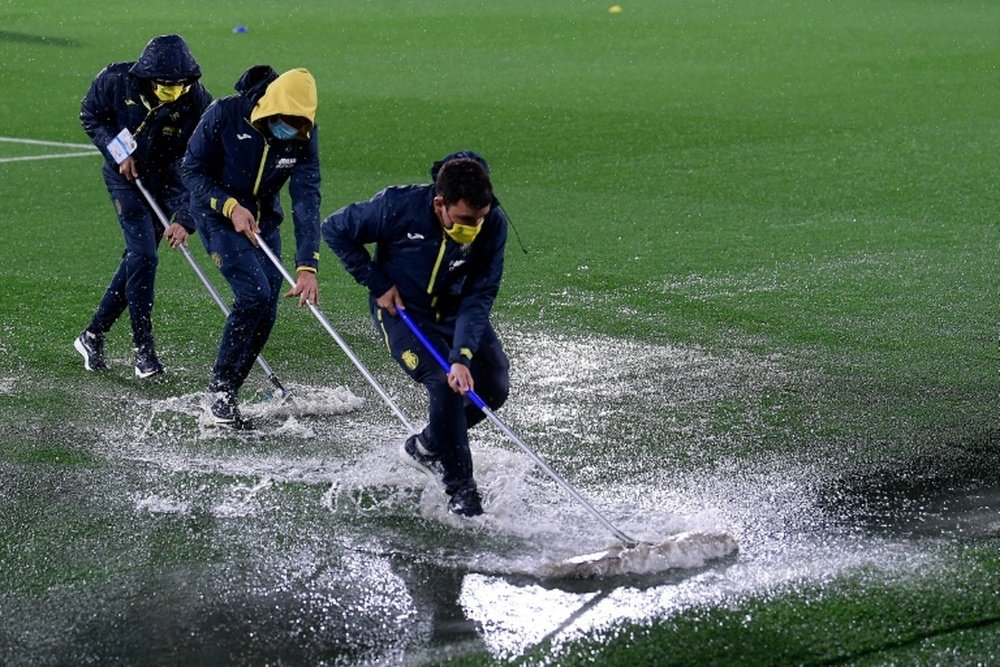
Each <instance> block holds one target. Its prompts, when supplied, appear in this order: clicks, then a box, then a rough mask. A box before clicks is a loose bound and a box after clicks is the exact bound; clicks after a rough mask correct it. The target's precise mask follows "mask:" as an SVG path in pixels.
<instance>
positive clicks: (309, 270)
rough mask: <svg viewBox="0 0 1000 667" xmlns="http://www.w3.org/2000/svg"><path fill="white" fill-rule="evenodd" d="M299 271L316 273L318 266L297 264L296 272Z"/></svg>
mask: <svg viewBox="0 0 1000 667" xmlns="http://www.w3.org/2000/svg"><path fill="white" fill-rule="evenodd" d="M299 271H308V272H309V273H316V268H315V267H313V266H296V267H295V272H296V273H298V272H299Z"/></svg>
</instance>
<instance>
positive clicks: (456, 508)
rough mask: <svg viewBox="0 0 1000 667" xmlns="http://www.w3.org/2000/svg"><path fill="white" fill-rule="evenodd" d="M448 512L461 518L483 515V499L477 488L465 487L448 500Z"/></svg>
mask: <svg viewBox="0 0 1000 667" xmlns="http://www.w3.org/2000/svg"><path fill="white" fill-rule="evenodd" d="M448 511H449V512H451V513H452V514H457V515H459V516H479V515H480V514H482V513H483V499H482V498H480V497H479V490H478V489H477V488H476V487H475V486H465V487H462V488H461V489H459V490H458V491H456V492H455V493H453V494H452V495H451V498H449V499H448Z"/></svg>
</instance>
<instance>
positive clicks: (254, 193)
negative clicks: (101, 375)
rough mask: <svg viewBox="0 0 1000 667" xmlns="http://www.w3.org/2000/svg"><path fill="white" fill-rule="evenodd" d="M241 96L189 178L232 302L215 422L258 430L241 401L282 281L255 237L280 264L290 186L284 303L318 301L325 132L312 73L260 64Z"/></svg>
mask: <svg viewBox="0 0 1000 667" xmlns="http://www.w3.org/2000/svg"><path fill="white" fill-rule="evenodd" d="M236 91H237V94H236V95H231V96H229V97H225V98H222V99H219V100H217V101H216V102H215V103H214V104H213V105H212V106H211V107H209V109H208V111H206V112H205V115H204V117H203V118H202V119H201V123H200V124H199V125H198V127H197V129H195V132H194V136H193V137H192V138H191V141H190V143H189V144H188V149H187V154H186V155H185V156H184V163H183V166H182V176H183V179H184V184H185V185H186V186H187V187H188V189H189V190H190V193H191V213H192V215H193V216H194V219H195V223H196V224H197V227H198V231H199V232H200V233H201V239H202V242H203V243H204V244H205V248H206V249H207V250H208V252H209V254H210V255H211V257H212V261H213V262H214V263H215V265H216V266H218V267H219V270H220V271H221V272H222V275H223V276H224V277H225V279H226V281H227V282H228V283H229V286H230V287H231V288H232V290H233V295H234V303H233V307H232V311H231V312H230V314H229V317H228V319H227V320H226V325H225V328H224V329H223V331H222V340H221V342H220V345H219V353H218V356H217V357H216V360H215V366H214V368H213V371H212V382H211V384H210V385H209V391H210V392H212V393H213V394H214V400H213V403H212V407H211V412H212V418H213V420H214V421H215V422H216V423H217V424H220V425H227V426H231V427H234V428H250V427H251V426H252V425H251V424H250V423H249V422H248V421H246V420H245V419H244V418H243V417H242V415H241V414H240V410H239V406H238V400H237V399H238V393H239V390H240V387H242V386H243V382H244V381H245V380H246V378H247V375H249V373H250V370H251V368H252V367H253V363H254V360H255V359H256V357H257V355H258V354H260V352H261V351H262V350H263V348H264V344H265V343H266V342H267V339H268V336H269V335H270V333H271V328H272V327H273V325H274V321H275V318H276V316H277V312H278V297H279V296H280V293H281V281H282V276H281V272H280V271H279V270H278V268H277V267H275V266H274V264H273V263H272V262H271V261H270V260H269V259H268V257H267V256H266V254H265V253H264V251H263V250H262V249H261V248H260V246H259V244H258V241H257V236H258V235H259V236H260V238H261V239H263V240H264V242H265V243H266V244H267V245H268V246H269V247H270V248H271V250H272V251H273V252H274V253H275V254H276V255H278V256H280V253H281V234H280V233H279V229H278V228H279V225H281V221H282V219H283V218H284V212H283V211H282V207H281V199H280V191H281V188H282V187H283V186H284V184H285V183H286V182H289V181H290V183H289V195H290V196H291V200H292V220H293V223H294V225H295V243H296V253H295V266H296V283H295V287H294V288H292V289H291V291H289V292H288V293H287V294H286V296H289V297H298V300H299V305H300V306H303V305H305V304H307V303H313V304H315V303H317V302H318V299H319V292H318V287H317V283H316V269H317V267H318V265H319V239H320V236H319V206H320V191H319V187H320V174H319V133H318V128H317V127H316V105H317V99H316V81H315V80H314V79H313V77H312V75H311V74H310V73H309V72H308V70H305V69H301V68H299V69H292V70H289V71H287V72H285V73H283V74H282V75H280V76H278V74H277V73H276V72H275V71H274V70H273V69H272V68H271V67H269V66H267V65H258V66H256V67H252V68H250V69H249V70H247V71H246V72H245V73H244V74H243V76H242V77H241V78H240V80H239V81H238V82H237V83H236Z"/></svg>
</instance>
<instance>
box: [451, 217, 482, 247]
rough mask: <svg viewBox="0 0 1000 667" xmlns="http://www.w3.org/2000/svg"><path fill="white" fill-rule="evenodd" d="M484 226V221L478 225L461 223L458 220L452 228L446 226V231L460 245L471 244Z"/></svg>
mask: <svg viewBox="0 0 1000 667" xmlns="http://www.w3.org/2000/svg"><path fill="white" fill-rule="evenodd" d="M442 227H444V225H442ZM482 228H483V225H482V223H480V224H478V225H460V224H458V223H457V222H456V223H455V224H453V225H452V226H451V229H448V228H447V227H445V230H444V233H445V234H447V235H448V236H449V237H450V238H451V240H453V241H454V242H455V243H458V244H459V245H469V244H470V243H472V242H473V241H475V240H476V235H477V234H479V230H480V229H482Z"/></svg>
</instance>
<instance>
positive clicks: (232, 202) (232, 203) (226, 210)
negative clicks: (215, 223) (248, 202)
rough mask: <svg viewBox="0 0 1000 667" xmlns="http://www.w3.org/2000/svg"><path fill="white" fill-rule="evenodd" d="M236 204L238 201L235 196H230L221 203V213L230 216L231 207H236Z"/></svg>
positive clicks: (231, 212)
mask: <svg viewBox="0 0 1000 667" xmlns="http://www.w3.org/2000/svg"><path fill="white" fill-rule="evenodd" d="M237 204H239V202H238V201H236V198H235V197H230V198H229V199H227V200H226V201H225V203H224V204H223V205H222V215H224V216H226V217H227V218H228V217H230V216H232V214H233V209H234V208H236V205H237Z"/></svg>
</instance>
